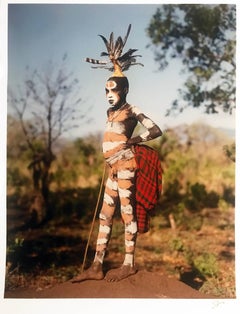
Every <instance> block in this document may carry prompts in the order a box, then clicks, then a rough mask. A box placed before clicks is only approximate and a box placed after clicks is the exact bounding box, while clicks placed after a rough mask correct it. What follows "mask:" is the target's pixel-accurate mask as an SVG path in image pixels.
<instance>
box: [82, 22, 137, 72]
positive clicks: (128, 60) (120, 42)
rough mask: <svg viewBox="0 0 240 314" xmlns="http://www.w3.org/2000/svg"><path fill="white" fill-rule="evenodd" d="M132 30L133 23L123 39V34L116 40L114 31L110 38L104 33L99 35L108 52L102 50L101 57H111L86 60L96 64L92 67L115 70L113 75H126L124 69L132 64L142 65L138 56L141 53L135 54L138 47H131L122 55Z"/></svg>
mask: <svg viewBox="0 0 240 314" xmlns="http://www.w3.org/2000/svg"><path fill="white" fill-rule="evenodd" d="M130 30H131V24H130V25H129V26H128V30H127V34H126V36H125V37H124V39H122V37H121V36H119V37H118V38H117V40H116V42H114V34H113V32H112V33H111V34H110V37H109V40H107V39H106V38H105V37H104V36H103V35H99V36H100V37H101V38H102V40H103V42H104V44H105V46H106V48H107V52H102V53H101V57H103V56H104V57H106V56H107V57H109V60H108V61H101V60H96V59H91V58H86V61H87V62H89V63H93V64H96V66H92V68H95V69H96V68H101V69H107V70H109V71H111V72H113V75H112V76H120V77H121V76H124V74H123V71H127V70H128V69H129V68H130V66H132V65H142V66H143V64H142V63H137V62H136V58H137V57H141V56H140V55H133V54H134V53H135V52H136V51H137V49H129V50H128V51H127V52H126V53H124V54H123V55H122V52H123V48H124V46H125V44H126V42H127V39H128V36H129V33H130Z"/></svg>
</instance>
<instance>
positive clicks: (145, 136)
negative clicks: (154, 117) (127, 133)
mask: <svg viewBox="0 0 240 314" xmlns="http://www.w3.org/2000/svg"><path fill="white" fill-rule="evenodd" d="M149 134H150V133H149V131H146V132H144V133H143V134H141V135H140V137H141V138H142V139H143V140H146V139H147V138H148V136H149Z"/></svg>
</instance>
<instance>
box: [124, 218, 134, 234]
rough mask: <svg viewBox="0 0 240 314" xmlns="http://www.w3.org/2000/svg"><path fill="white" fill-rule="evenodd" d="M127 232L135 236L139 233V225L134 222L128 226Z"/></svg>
mask: <svg viewBox="0 0 240 314" xmlns="http://www.w3.org/2000/svg"><path fill="white" fill-rule="evenodd" d="M126 232H128V233H131V234H134V233H136V232H137V223H136V222H135V221H132V222H131V223H130V224H129V225H127V226H126Z"/></svg>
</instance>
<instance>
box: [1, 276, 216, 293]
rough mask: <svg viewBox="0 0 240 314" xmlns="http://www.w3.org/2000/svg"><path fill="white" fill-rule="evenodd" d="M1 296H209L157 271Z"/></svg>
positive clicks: (22, 289)
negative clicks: (110, 280)
mask: <svg viewBox="0 0 240 314" xmlns="http://www.w3.org/2000/svg"><path fill="white" fill-rule="evenodd" d="M5 298H47V299H48V298H160V299H162V298H176V299H177V298H181V299H185V298H187V299H192V298H193V299H211V298H216V297H215V296H210V295H205V294H203V293H201V292H199V291H197V290H195V289H193V288H191V287H189V286H188V285H186V284H184V283H182V282H180V281H178V280H176V279H173V278H168V277H167V276H164V275H160V274H158V273H157V272H148V271H144V270H141V271H139V272H137V274H135V275H133V276H130V277H128V278H126V279H124V280H122V281H119V282H107V281H105V280H88V281H84V282H81V283H74V284H73V283H71V282H70V281H68V282H65V283H63V284H60V285H57V286H55V287H53V288H50V289H43V290H40V291H36V290H34V289H26V288H19V289H16V290H14V291H8V292H6V293H5Z"/></svg>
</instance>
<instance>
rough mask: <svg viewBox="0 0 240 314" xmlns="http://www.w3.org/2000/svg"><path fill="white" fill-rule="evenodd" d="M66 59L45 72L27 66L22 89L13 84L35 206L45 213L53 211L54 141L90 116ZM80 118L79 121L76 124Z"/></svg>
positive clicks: (13, 102) (10, 99) (13, 100)
mask: <svg viewBox="0 0 240 314" xmlns="http://www.w3.org/2000/svg"><path fill="white" fill-rule="evenodd" d="M66 60H67V56H66V55H64V57H63V58H62V63H61V64H60V66H57V65H55V64H53V62H51V61H50V62H49V63H48V64H47V67H46V69H45V70H43V71H41V72H39V71H37V70H34V71H30V70H29V69H27V70H28V71H27V76H26V79H25V81H24V84H23V86H20V87H18V89H14V88H13V87H11V86H10V87H9V92H8V103H9V106H11V107H12V108H13V109H14V112H15V115H16V117H17V118H18V120H19V122H20V125H21V129H22V132H23V134H24V136H25V140H26V143H27V147H28V149H29V152H30V156H29V161H30V162H29V165H28V168H29V170H31V171H32V180H33V188H34V192H35V194H36V197H35V198H34V200H33V204H32V206H33V208H32V209H33V211H35V212H37V214H38V216H41V217H43V216H44V215H42V211H43V208H45V207H46V210H47V213H46V214H47V215H48V213H49V212H48V209H49V208H48V196H49V186H50V181H51V173H50V170H51V166H52V163H53V161H54V160H55V159H56V155H55V153H54V145H55V144H56V142H57V141H58V139H59V138H60V137H61V136H62V135H63V134H64V133H66V132H68V131H69V130H70V129H71V128H73V127H75V126H78V125H79V121H80V120H81V121H82V122H83V121H84V120H86V117H87V112H83V110H82V108H80V103H81V101H82V100H81V98H80V97H79V92H78V91H79V88H78V83H79V82H78V80H77V79H75V78H73V74H72V73H70V72H69V71H67V69H66ZM80 109H81V110H80ZM76 120H78V125H75V124H74V123H75V121H76ZM36 200H37V203H36Z"/></svg>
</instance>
